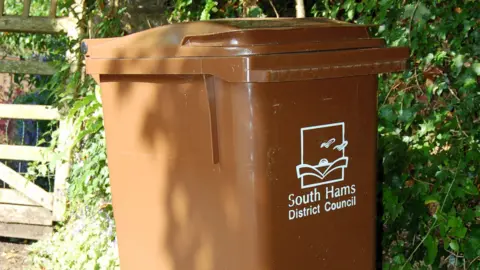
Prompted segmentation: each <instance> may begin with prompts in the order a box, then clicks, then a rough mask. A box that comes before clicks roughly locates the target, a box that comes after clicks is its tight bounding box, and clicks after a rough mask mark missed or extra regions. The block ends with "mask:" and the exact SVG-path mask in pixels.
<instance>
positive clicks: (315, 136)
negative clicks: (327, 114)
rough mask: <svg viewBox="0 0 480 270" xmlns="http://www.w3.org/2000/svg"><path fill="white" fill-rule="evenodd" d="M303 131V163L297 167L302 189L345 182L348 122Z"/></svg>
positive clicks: (306, 128)
mask: <svg viewBox="0 0 480 270" xmlns="http://www.w3.org/2000/svg"><path fill="white" fill-rule="evenodd" d="M300 133H301V134H300V137H301V163H300V165H298V166H297V168H296V169H297V177H298V178H299V179H300V182H301V187H302V189H305V188H312V187H316V186H321V185H326V184H331V183H336V182H340V181H343V180H344V178H345V169H346V168H347V167H348V157H347V156H345V149H346V148H347V146H348V141H347V140H345V123H344V122H339V123H332V124H326V125H320V126H312V127H305V128H302V129H301V130H300Z"/></svg>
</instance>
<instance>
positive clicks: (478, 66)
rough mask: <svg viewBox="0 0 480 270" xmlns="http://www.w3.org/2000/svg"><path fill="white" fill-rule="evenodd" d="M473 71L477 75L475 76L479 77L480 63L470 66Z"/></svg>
mask: <svg viewBox="0 0 480 270" xmlns="http://www.w3.org/2000/svg"><path fill="white" fill-rule="evenodd" d="M472 68H473V71H475V73H476V74H477V76H480V63H474V64H473V65H472Z"/></svg>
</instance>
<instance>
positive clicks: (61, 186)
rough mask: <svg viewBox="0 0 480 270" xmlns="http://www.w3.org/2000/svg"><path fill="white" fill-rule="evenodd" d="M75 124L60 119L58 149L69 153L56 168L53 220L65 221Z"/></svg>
mask: <svg viewBox="0 0 480 270" xmlns="http://www.w3.org/2000/svg"><path fill="white" fill-rule="evenodd" d="M72 128H73V124H72V123H71V122H67V121H66V120H62V121H60V127H59V131H60V135H59V137H58V150H59V151H60V152H66V153H67V160H65V161H64V160H59V161H57V164H56V168H55V183H54V193H53V199H54V200H53V220H55V221H63V219H64V215H65V211H66V207H67V185H66V184H67V178H68V176H69V174H70V160H68V158H69V157H70V153H71V147H70V144H71V143H70V141H72V140H69V138H70V135H71V132H72Z"/></svg>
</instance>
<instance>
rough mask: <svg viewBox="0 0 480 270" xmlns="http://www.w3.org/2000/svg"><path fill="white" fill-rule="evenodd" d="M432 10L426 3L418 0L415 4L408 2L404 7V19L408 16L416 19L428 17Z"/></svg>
mask: <svg viewBox="0 0 480 270" xmlns="http://www.w3.org/2000/svg"><path fill="white" fill-rule="evenodd" d="M430 14H431V12H430V10H429V9H428V8H427V6H425V4H423V3H420V2H417V4H416V5H414V4H408V5H406V6H405V8H404V12H403V19H408V18H412V17H413V18H414V20H421V19H425V18H428V17H429V16H430Z"/></svg>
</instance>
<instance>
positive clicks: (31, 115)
mask: <svg viewBox="0 0 480 270" xmlns="http://www.w3.org/2000/svg"><path fill="white" fill-rule="evenodd" d="M5 1H6V0H0V32H23V33H45V34H59V33H60V34H62V33H63V34H67V35H69V36H76V35H78V31H77V26H76V24H77V20H78V19H75V18H74V16H69V17H63V18H58V17H56V9H57V0H51V3H50V12H49V16H47V17H31V16H30V5H31V2H32V1H31V0H24V3H23V7H24V9H23V13H22V14H21V15H17V16H12V15H6V14H5V12H4V7H5V4H4V3H5ZM75 2H76V4H79V3H81V1H80V0H76V1H75ZM78 6H79V7H81V5H78ZM72 15H73V14H72ZM67 57H68V56H67ZM69 58H71V59H74V58H75V57H74V56H73V57H72V56H71V57H69ZM0 73H10V74H11V73H16V74H19V73H20V74H36V75H52V74H54V73H55V70H54V69H53V68H52V67H51V66H49V65H48V64H47V63H42V62H38V61H15V60H6V59H1V58H0ZM0 119H20V120H50V121H52V120H53V121H59V129H60V136H59V141H58V147H60V148H61V149H60V151H63V150H65V149H66V146H67V138H68V132H69V128H68V127H69V126H68V125H67V124H66V123H65V122H64V121H62V120H61V119H60V114H59V112H58V111H57V109H55V108H52V107H49V106H43V105H12V104H0ZM51 154H52V153H49V151H48V149H47V148H44V147H37V146H25V145H0V160H9V161H48V160H50V159H49V157H50V155H51ZM69 170H70V165H69V163H68V162H66V161H57V162H56V164H55V177H54V185H53V191H47V190H45V189H44V188H42V187H40V186H38V185H36V184H35V183H34V182H31V181H29V180H28V179H26V178H25V177H24V176H23V175H22V174H20V173H18V172H17V171H15V170H14V169H12V168H11V167H9V166H7V165H6V164H5V163H3V162H0V183H2V184H3V185H2V186H0V236H5V237H14V238H24V239H42V238H44V237H45V236H48V235H49V234H50V233H51V232H52V225H53V222H55V221H62V219H63V216H64V213H65V209H66V178H67V176H68V173H69ZM5 184H6V185H5Z"/></svg>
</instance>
